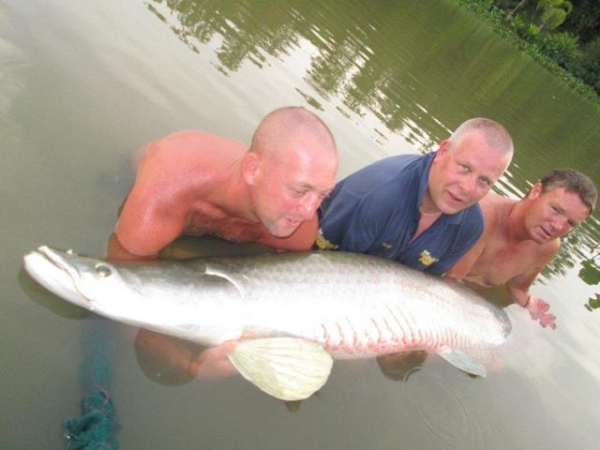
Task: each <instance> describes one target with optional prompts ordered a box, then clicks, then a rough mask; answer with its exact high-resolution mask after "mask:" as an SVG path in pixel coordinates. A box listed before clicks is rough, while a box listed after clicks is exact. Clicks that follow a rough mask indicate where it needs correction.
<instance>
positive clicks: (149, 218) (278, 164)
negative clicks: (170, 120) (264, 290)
mask: <svg viewBox="0 0 600 450" xmlns="http://www.w3.org/2000/svg"><path fill="white" fill-rule="evenodd" d="M337 167H338V156H337V149H336V144H335V140H334V138H333V136H332V134H331V132H330V131H329V129H328V128H327V126H326V125H325V124H324V123H323V122H322V121H321V120H320V119H319V118H318V117H317V116H316V115H314V114H313V113H311V112H309V111H308V110H306V109H304V108H300V107H285V108H280V109H277V110H275V111H273V112H271V113H270V114H268V115H267V116H266V117H265V118H264V119H263V120H262V121H261V123H260V124H259V126H258V128H257V130H256V132H255V134H254V137H253V139H252V143H251V144H250V147H247V146H246V145H244V144H243V143H242V142H239V141H236V140H233V139H228V138H223V137H220V136H214V135H210V134H207V133H204V132H201V131H181V132H177V133H174V134H171V135H168V136H166V137H164V138H162V139H160V140H158V141H155V142H152V143H150V144H148V145H147V146H146V147H145V148H144V150H143V154H142V156H141V160H140V163H139V168H138V171H137V177H136V180H135V184H134V186H133V188H132V190H131V192H130V193H129V196H128V197H127V199H126V201H125V203H124V205H123V208H122V210H121V214H120V217H119V220H118V222H117V225H116V232H115V235H116V239H112V240H111V245H110V246H109V256H111V257H127V256H128V255H131V256H132V257H155V256H156V255H157V254H158V253H159V252H160V251H161V250H162V249H163V248H165V247H166V246H167V245H168V244H170V243H171V242H173V241H174V240H176V239H177V238H178V237H180V236H182V235H191V236H203V235H211V236H216V237H219V238H222V239H225V240H228V241H233V242H253V243H258V244H264V245H266V246H269V247H272V248H275V249H278V250H297V251H299V250H308V249H309V248H310V247H311V246H312V244H313V242H314V240H315V237H316V233H317V228H318V225H317V224H318V219H317V217H316V210H317V208H318V207H319V205H320V204H321V201H322V200H323V199H324V198H325V197H326V196H327V195H328V194H329V192H330V191H331V190H332V189H333V186H334V184H335V177H336V173H337Z"/></svg>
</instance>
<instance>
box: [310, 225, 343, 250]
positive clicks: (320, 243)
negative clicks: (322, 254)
mask: <svg viewBox="0 0 600 450" xmlns="http://www.w3.org/2000/svg"><path fill="white" fill-rule="evenodd" d="M315 244H316V245H317V247H319V249H320V250H337V249H338V248H339V245H335V244H334V243H332V242H329V241H328V240H327V239H325V236H323V233H322V232H321V230H320V229H319V234H318V235H317V240H316V241H315Z"/></svg>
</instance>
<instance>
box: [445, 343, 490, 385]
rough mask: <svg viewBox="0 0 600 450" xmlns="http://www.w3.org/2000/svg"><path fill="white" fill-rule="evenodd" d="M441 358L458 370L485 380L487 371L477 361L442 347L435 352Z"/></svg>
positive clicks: (460, 352) (464, 354)
mask: <svg viewBox="0 0 600 450" xmlns="http://www.w3.org/2000/svg"><path fill="white" fill-rule="evenodd" d="M437 354H438V355H440V356H441V357H442V358H444V359H445V360H446V361H448V362H449V363H450V364H452V365H453V366H455V367H458V368H459V369H460V370H462V371H464V372H467V373H470V374H473V375H477V376H480V377H482V378H485V376H486V375H487V371H486V370H485V368H484V367H483V366H482V365H481V363H480V362H479V361H476V360H475V358H473V357H472V356H470V355H467V354H466V353H464V352H462V351H460V350H457V349H453V348H450V347H442V348H441V349H440V350H438V352H437Z"/></svg>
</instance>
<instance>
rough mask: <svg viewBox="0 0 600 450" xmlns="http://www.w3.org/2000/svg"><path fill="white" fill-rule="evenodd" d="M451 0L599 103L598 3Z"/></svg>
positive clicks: (595, 0)
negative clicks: (454, 0)
mask: <svg viewBox="0 0 600 450" xmlns="http://www.w3.org/2000/svg"><path fill="white" fill-rule="evenodd" d="M456 1H458V3H460V4H461V5H463V6H464V7H465V8H466V9H467V10H469V11H471V12H474V13H476V14H478V15H479V16H481V17H482V18H484V19H485V20H486V21H487V22H488V23H490V24H491V25H492V26H493V27H494V29H495V30H496V31H497V32H498V33H499V34H501V35H502V36H504V37H505V38H507V39H508V40H510V41H511V42H513V44H516V45H517V46H518V47H519V48H520V49H521V50H522V51H524V52H525V53H527V54H528V55H530V56H531V57H532V58H534V59H535V60H536V61H538V62H539V63H540V64H542V65H543V66H544V67H546V69H548V70H550V71H551V72H552V73H554V74H556V75H558V76H560V77H561V78H563V79H564V80H565V81H567V82H568V83H569V85H570V86H571V87H572V88H573V89H574V90H576V91H577V92H579V93H581V94H583V95H584V96H586V97H587V98H589V99H590V100H592V101H594V102H595V103H596V104H598V105H599V106H600V1H598V0H573V1H566V0H456Z"/></svg>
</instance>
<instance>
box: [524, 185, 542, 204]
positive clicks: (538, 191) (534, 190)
mask: <svg viewBox="0 0 600 450" xmlns="http://www.w3.org/2000/svg"><path fill="white" fill-rule="evenodd" d="M540 195H542V183H541V181H538V182H536V183H535V184H534V185H533V186H532V187H531V189H529V192H528V193H527V198H528V199H530V200H535V199H536V198H539V196H540Z"/></svg>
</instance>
